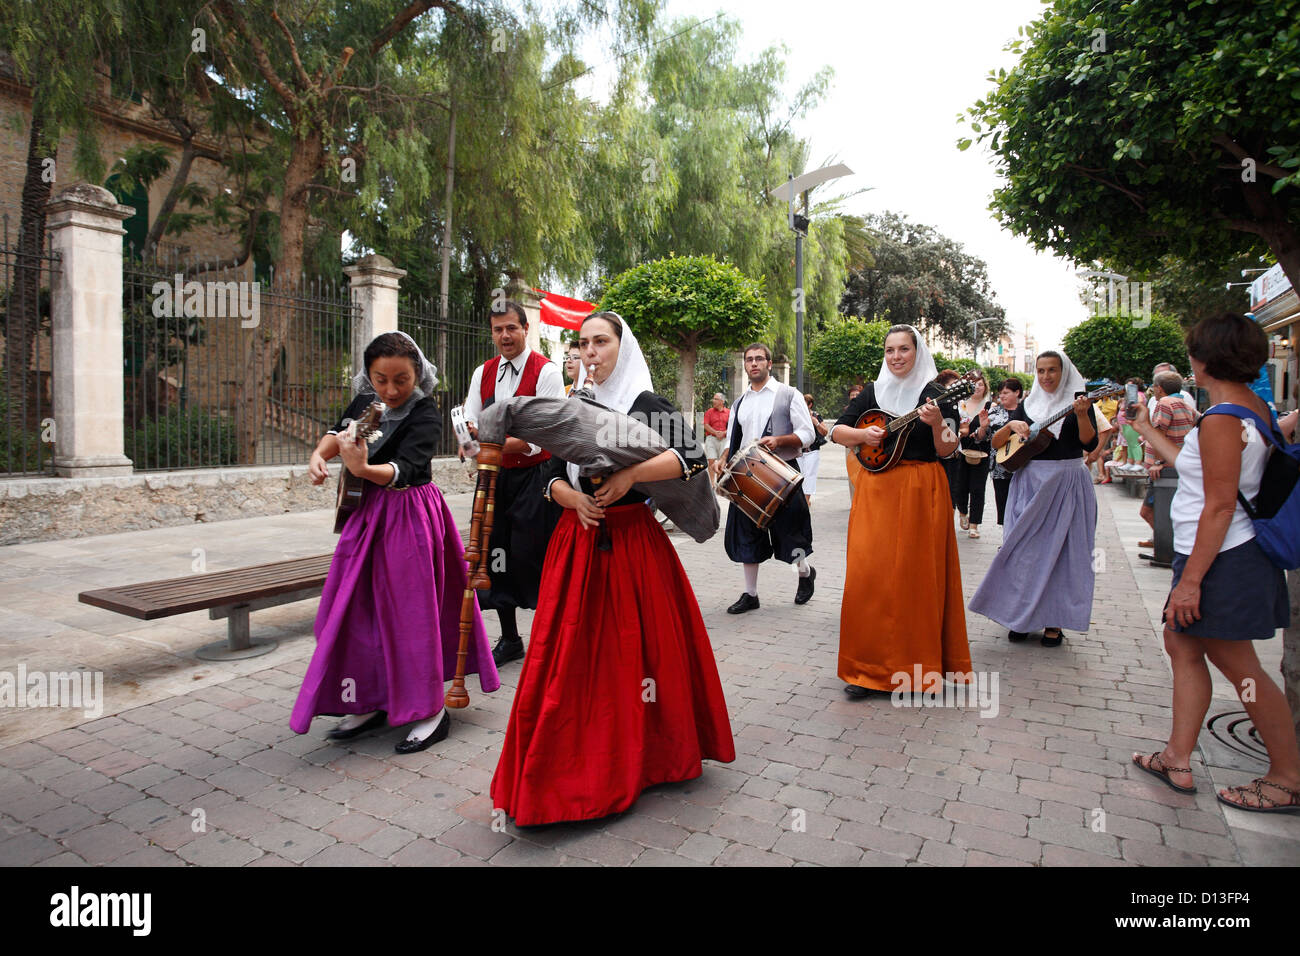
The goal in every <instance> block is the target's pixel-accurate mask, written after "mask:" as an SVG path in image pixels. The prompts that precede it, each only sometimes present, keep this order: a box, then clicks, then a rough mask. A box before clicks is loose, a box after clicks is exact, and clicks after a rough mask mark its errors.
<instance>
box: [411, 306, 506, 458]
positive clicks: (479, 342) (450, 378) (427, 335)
mask: <svg viewBox="0 0 1300 956" xmlns="http://www.w3.org/2000/svg"><path fill="white" fill-rule="evenodd" d="M397 326H398V328H399V329H400V330H401V331H403V332H405V333H406V334H407V335H409V336H410V337H411V338H413V339H415V342H416V344H417V345H419V346H420V349H421V350H422V351H423V352H424V354H425V356H426V357H427V358H428V359H429V361H431V362H432V363H433V364H434V365H435V366H437V368H438V389H437V392H436V393H435V396H434V397H435V398H436V400H437V402H438V411H439V412H441V414H442V438H441V439H440V440H439V444H438V449H437V451H436V452H435V454H436V455H454V454H456V436H455V434H454V433H453V432H452V430H451V409H452V408H453V407H454V406H456V405H461V404H463V403H464V401H465V396H466V395H467V394H469V380H470V378H471V377H472V376H473V375H474V369H476V368H478V367H479V366H480V365H482V364H483V363H484V362H486V361H487V360H488V359H490V358H491V357H492V356H493V355H495V354H496V348H495V347H494V346H493V344H492V333H491V331H490V330H489V328H488V324H487V320H486V318H484V317H482V316H479V315H477V314H476V313H475V312H474V311H473V310H472V309H471V308H469V307H468V306H465V305H461V304H458V303H454V302H452V303H448V308H447V315H446V317H445V318H444V317H442V316H440V314H439V308H438V303H437V301H436V300H433V299H423V298H409V297H403V298H402V299H401V300H400V301H399V303H398V308H397Z"/></svg>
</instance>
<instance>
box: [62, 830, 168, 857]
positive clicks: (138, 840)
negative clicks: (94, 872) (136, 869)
mask: <svg viewBox="0 0 1300 956" xmlns="http://www.w3.org/2000/svg"><path fill="white" fill-rule="evenodd" d="M63 845H64V846H65V847H67V848H68V849H69V850H71V851H72V852H73V853H75V854H77V856H79V857H81V858H82V859H83V860H85V861H86V862H87V863H90V864H92V865H102V864H105V863H113V862H115V861H116V860H117V859H118V858H119V857H122V856H125V855H126V854H128V853H130V852H132V851H134V850H143V849H145V848H146V847H148V845H149V841H148V840H146V839H145V838H144V837H143V836H140V835H139V834H136V833H132V832H131V831H130V830H128V829H127V828H126V827H124V826H122V825H121V824H120V823H114V822H111V821H110V822H108V823H102V824H100V825H99V826H94V827H87V828H86V829H84V830H78V831H77V832H76V833H73V834H70V835H68V836H67V837H64V838H63Z"/></svg>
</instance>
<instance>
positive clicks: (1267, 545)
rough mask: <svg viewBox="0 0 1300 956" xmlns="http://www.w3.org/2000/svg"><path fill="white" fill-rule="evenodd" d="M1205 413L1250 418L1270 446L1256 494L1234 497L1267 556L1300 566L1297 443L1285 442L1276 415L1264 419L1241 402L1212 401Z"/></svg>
mask: <svg viewBox="0 0 1300 956" xmlns="http://www.w3.org/2000/svg"><path fill="white" fill-rule="evenodd" d="M1206 415H1232V416H1234V417H1236V418H1240V419H1241V420H1242V421H1243V422H1244V421H1251V422H1253V423H1254V425H1255V431H1256V432H1257V433H1258V434H1259V435H1262V436H1263V437H1264V438H1266V439H1268V441H1269V443H1270V444H1271V445H1272V446H1273V450H1272V451H1271V452H1270V454H1269V456H1268V460H1267V463H1266V464H1265V465H1264V474H1263V476H1262V477H1261V478H1260V482H1259V494H1257V495H1256V496H1255V500H1254V501H1247V500H1246V499H1245V497H1243V496H1242V494H1241V492H1240V491H1238V492H1237V500H1238V501H1239V502H1241V507H1242V508H1244V509H1245V511H1246V514H1247V515H1249V516H1250V520H1251V522H1252V523H1253V524H1254V525H1255V540H1256V541H1258V542H1259V545H1260V547H1261V548H1263V549H1264V553H1265V554H1267V555H1268V557H1269V559H1270V560H1271V561H1272V562H1273V563H1274V564H1276V565H1277V566H1278V567H1279V568H1282V569H1283V570H1284V571H1293V570H1295V569H1297V568H1300V491H1297V481H1298V480H1300V444H1298V445H1287V444H1285V442H1284V440H1283V438H1282V433H1281V432H1280V431H1278V429H1277V419H1276V418H1274V419H1273V421H1272V422H1265V421H1264V419H1262V418H1260V417H1259V416H1258V415H1257V414H1255V413H1254V412H1252V411H1251V410H1250V409H1249V408H1246V407H1245V406H1244V405H1233V404H1231V403H1224V404H1222V405H1216V406H1215V407H1213V408H1210V409H1207V410H1206V411H1205V414H1204V415H1202V416H1201V420H1202V421H1204V420H1205V416H1206ZM1197 425H1198V426H1199V425H1200V422H1197Z"/></svg>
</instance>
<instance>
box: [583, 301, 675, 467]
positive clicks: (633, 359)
mask: <svg viewBox="0 0 1300 956" xmlns="http://www.w3.org/2000/svg"><path fill="white" fill-rule="evenodd" d="M611 315H612V316H614V317H615V318H616V319H618V322H619V324H620V325H621V326H622V327H623V334H622V335H621V336H619V339H618V359H617V360H616V361H615V362H614V371H612V372H610V374H609V377H608V378H607V379H605V381H603V382H601V383H600V384H599V385H598V384H596V382H595V381H594V380H593V381H588V378H587V366H586V365H585V364H583V363H582V362H579V363H578V380H577V381H576V382H574V383H573V391H574V392H577V391H578V390H579V389H581V388H584V387H585V388H587V390H588V391H590V392H591V394H592V396H593V397H594V398H595V400H596V401H597V402H599V403H600V404H602V405H604V406H605V407H606V408H608V409H611V410H612V411H616V412H622V413H623V414H624V415H626V414H627V413H628V411H629V410H630V409H631V408H632V403H633V402H635V401H636V400H637V396H639V395H640V394H641V393H642V392H653V391H654V384H653V383H652V382H651V380H650V366H649V365H647V364H646V360H645V356H644V355H642V354H641V346H640V344H638V342H637V340H636V336H635V335H634V334H632V326H630V325H628V324H627V320H626V319H624V318H623V317H622V316H621V315H619V314H618V313H617V312H608V311H606V312H593V313H592V314H591V315H589V316H588V317H587V318H600V317H602V316H611ZM583 321H584V322H585V321H586V319H583ZM568 473H569V484H570V485H572V486H573V487H574V488H577V487H578V466H577V465H569V468H568Z"/></svg>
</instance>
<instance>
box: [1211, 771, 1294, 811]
mask: <svg viewBox="0 0 1300 956" xmlns="http://www.w3.org/2000/svg"><path fill="white" fill-rule="evenodd" d="M1265 786H1269V787H1272V788H1273V789H1274V790H1281V791H1282V792H1283V793H1285V794H1288V795H1289V796H1290V797H1291V800H1290V801H1289V802H1288V803H1278V802H1277V801H1276V800H1274V799H1273V798H1272V797H1266V796H1264V787H1265ZM1223 793H1233V794H1237V795H1238V796H1244V795H1245V794H1248V793H1251V794H1254V795H1255V799H1256V800H1258V801H1259V802H1258V803H1257V804H1256V805H1255V806H1251V805H1250V804H1248V803H1238V802H1237V801H1235V800H1225V799H1224V796H1223ZM1223 793H1218V794H1215V796H1217V797H1218V798H1219V802H1220V803H1222V804H1225V805H1226V806H1229V807H1236V808H1237V809H1238V810H1249V811H1250V812H1251V813H1300V790H1292V789H1291V788H1290V787H1284V786H1282V785H1281V784H1280V783H1274V782H1273V781H1272V780H1265V779H1264V778H1263V777H1257V778H1256V779H1254V780H1252V781H1251V782H1250V783H1248V784H1244V785H1242V786H1240V787H1227V788H1225V790H1224V791H1223Z"/></svg>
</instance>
